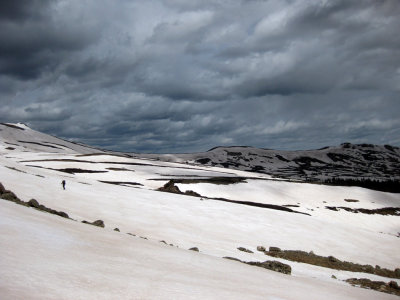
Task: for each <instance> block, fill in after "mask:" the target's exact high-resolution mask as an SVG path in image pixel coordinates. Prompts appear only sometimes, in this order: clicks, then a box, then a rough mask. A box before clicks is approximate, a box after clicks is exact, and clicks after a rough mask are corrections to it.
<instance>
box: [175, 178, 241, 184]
mask: <svg viewBox="0 0 400 300" xmlns="http://www.w3.org/2000/svg"><path fill="white" fill-rule="evenodd" d="M246 179H247V178H245V177H208V178H198V179H197V178H196V179H172V181H173V182H174V183H182V184H192V183H212V184H221V185H228V184H235V183H242V182H246Z"/></svg>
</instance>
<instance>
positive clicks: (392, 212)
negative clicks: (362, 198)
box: [325, 206, 400, 216]
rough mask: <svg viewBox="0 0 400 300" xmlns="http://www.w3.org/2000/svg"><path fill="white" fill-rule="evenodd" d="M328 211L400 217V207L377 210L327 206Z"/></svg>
mask: <svg viewBox="0 0 400 300" xmlns="http://www.w3.org/2000/svg"><path fill="white" fill-rule="evenodd" d="M325 208H326V209H329V210H333V211H339V210H341V209H343V210H345V211H348V212H352V213H355V214H357V213H362V214H367V215H374V214H377V215H383V216H400V207H382V208H376V209H367V208H351V207H345V206H325Z"/></svg>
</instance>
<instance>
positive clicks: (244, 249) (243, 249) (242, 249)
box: [237, 247, 254, 253]
mask: <svg viewBox="0 0 400 300" xmlns="http://www.w3.org/2000/svg"><path fill="white" fill-rule="evenodd" d="M237 249H238V250H239V251H243V252H247V253H254V252H253V251H251V250H249V249H246V248H244V247H238V248H237Z"/></svg>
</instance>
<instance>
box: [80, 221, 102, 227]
mask: <svg viewBox="0 0 400 300" xmlns="http://www.w3.org/2000/svg"><path fill="white" fill-rule="evenodd" d="M82 223H84V224H89V225H93V226H97V227H102V228H104V222H103V220H96V221H93V222H88V221H85V220H83V221H82Z"/></svg>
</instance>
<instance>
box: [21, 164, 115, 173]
mask: <svg viewBox="0 0 400 300" xmlns="http://www.w3.org/2000/svg"><path fill="white" fill-rule="evenodd" d="M26 166H27V167H32V168H39V169H46V170H53V171H58V172H63V173H68V174H76V173H107V172H108V171H98V170H85V169H79V168H64V169H54V168H45V167H42V166H35V165H26Z"/></svg>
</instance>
